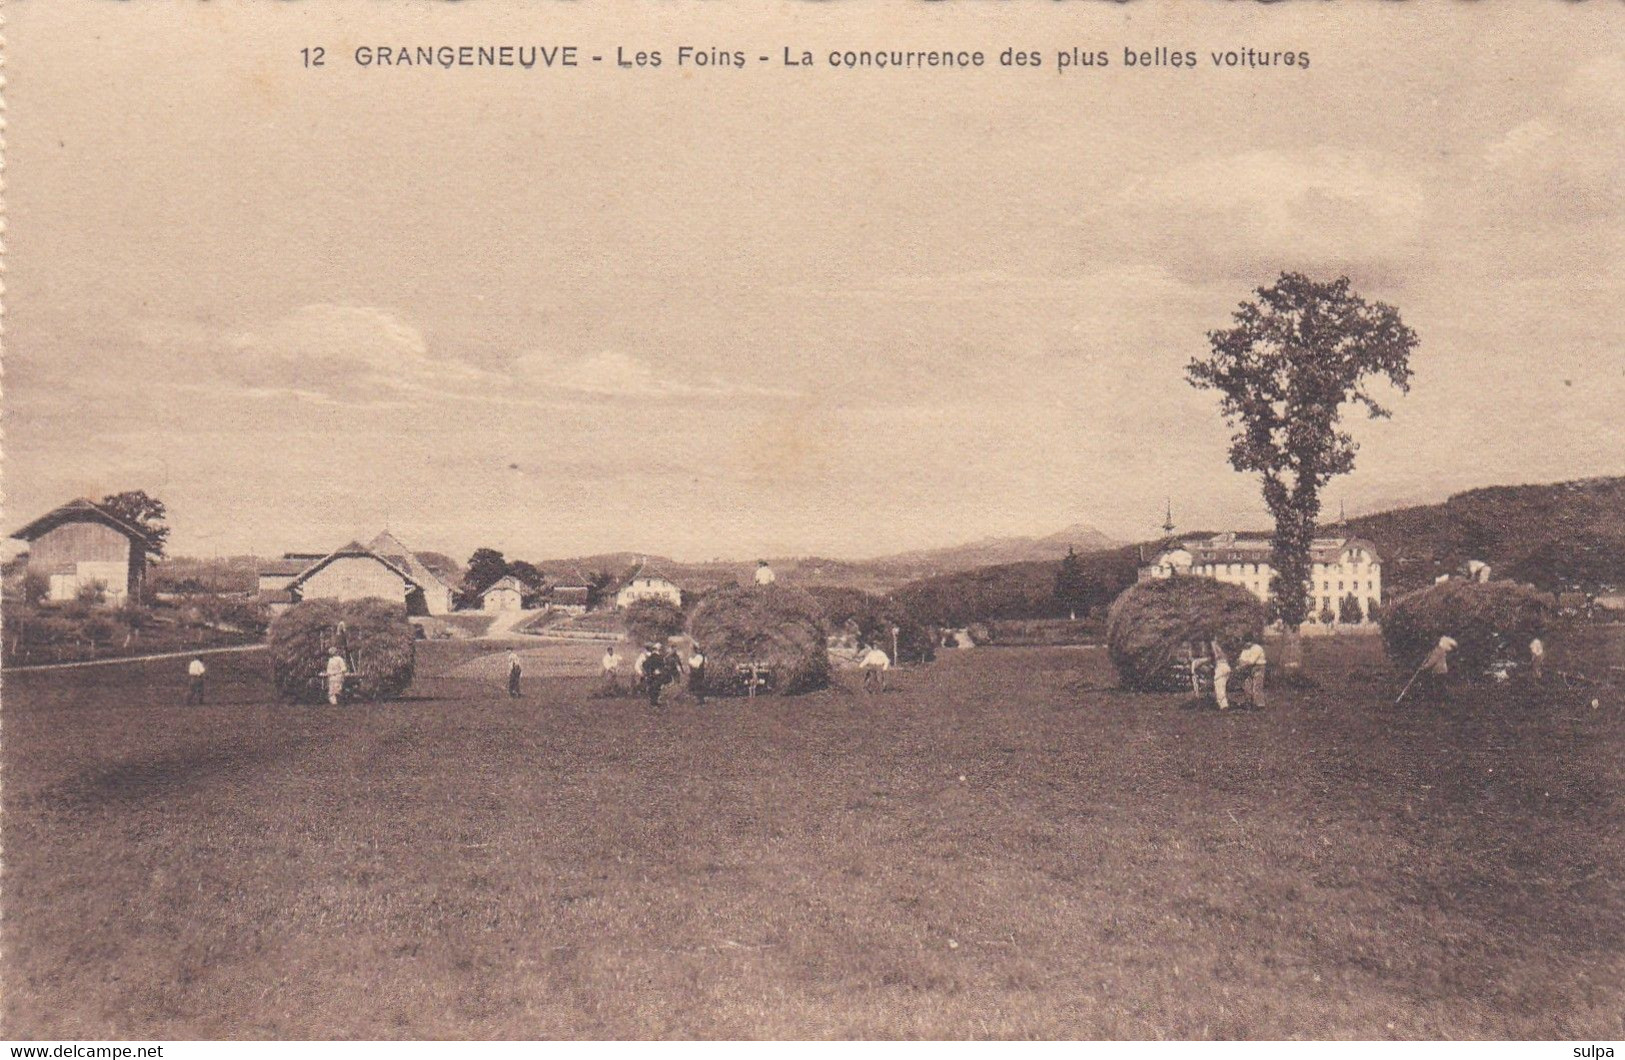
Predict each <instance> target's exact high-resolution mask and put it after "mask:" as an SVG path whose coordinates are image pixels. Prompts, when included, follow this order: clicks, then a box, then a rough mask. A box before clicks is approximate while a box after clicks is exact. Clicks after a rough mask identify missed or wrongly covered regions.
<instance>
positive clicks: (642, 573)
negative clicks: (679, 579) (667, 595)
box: [616, 561, 678, 592]
mask: <svg viewBox="0 0 1625 1060" xmlns="http://www.w3.org/2000/svg"><path fill="white" fill-rule="evenodd" d="M639 581H650V582H665V583H666V584H667V585H669V586H671V587H672V588H673V589H676V588H677V587H678V586H677V583H676V582H674V581H672V580H671V579H670V578H668V577H666V576H665V575H664V574H661V573H660V571H659V570H657V569H656V568H655V567H654V566H652V565H651V564H649V563H648V562H647V561H644V562H642V563H639V564H638V569H637V570H635V571H633V572H632V573H631V575H630V576H629V577H628V578H627V579H626V580H625V581H623V582H622V583H621V584H620V586H619V588H618V589H617V590H616V591H617V592H618V591H619V590H620V589H626V588H629V587H630V586H631V585H632V583H633V582H639Z"/></svg>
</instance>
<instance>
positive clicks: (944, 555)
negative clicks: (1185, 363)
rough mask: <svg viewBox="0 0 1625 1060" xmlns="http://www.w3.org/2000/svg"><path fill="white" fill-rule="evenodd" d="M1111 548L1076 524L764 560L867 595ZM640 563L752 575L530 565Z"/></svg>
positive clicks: (722, 581)
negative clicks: (937, 544) (855, 556)
mask: <svg viewBox="0 0 1625 1060" xmlns="http://www.w3.org/2000/svg"><path fill="white" fill-rule="evenodd" d="M1115 547H1118V543H1117V542H1115V541H1113V540H1112V539H1111V538H1109V537H1107V536H1106V535H1105V534H1102V533H1101V532H1100V531H1099V530H1096V529H1095V528H1094V527H1092V526H1088V525H1086V524H1083V523H1078V524H1076V525H1074V526H1069V527H1067V528H1066V529H1065V530H1060V531H1057V532H1056V533H1053V534H1048V535H1045V536H1043V537H994V538H986V539H984V540H982V541H976V542H972V543H970V544H966V545H951V546H948V547H945V548H934V549H918V550H915V551H912V552H900V553H897V554H895V555H889V556H880V557H877V558H875V559H860V560H851V559H830V558H828V557H825V556H779V557H768V562H769V564H770V565H771V566H772V567H773V571H774V574H776V575H777V576H778V578H779V580H781V581H783V582H784V583H785V584H787V585H802V586H809V587H811V586H845V587H851V588H858V589H865V590H867V591H869V592H887V591H889V590H891V589H894V588H896V587H897V586H899V585H903V584H905V583H907V582H911V581H916V580H918V579H920V578H925V577H930V576H932V575H936V574H944V573H951V572H954V571H963V570H973V569H976V568H980V567H987V566H991V565H994V564H1009V563H1020V562H1035V561H1037V562H1043V561H1056V560H1059V559H1060V558H1061V557H1062V556H1064V555H1066V551H1067V549H1069V548H1074V549H1076V550H1077V551H1078V552H1079V553H1085V552H1098V551H1101V550H1103V549H1111V548H1115ZM510 558H511V557H510ZM640 559H642V560H643V561H645V562H646V563H647V564H648V565H649V567H650V568H651V569H653V570H655V571H658V572H659V573H661V574H664V575H665V576H666V577H668V578H671V579H672V580H673V581H675V582H677V583H678V584H679V585H681V586H682V587H683V588H684V589H690V590H698V589H706V588H710V587H712V586H716V585H726V584H734V583H745V582H749V581H750V579H751V577H752V575H753V574H754V573H755V571H756V561H755V560H754V559H744V560H721V559H719V560H713V561H710V562H704V563H683V562H679V561H677V560H674V559H671V558H670V557H668V556H660V555H652V554H647V553H637V552H610V553H602V554H599V555H593V556H575V557H571V558H569V559H556V560H545V561H533V562H535V563H536V566H537V567H539V568H541V569H542V570H543V571H544V572H546V573H547V575H548V576H549V577H551V578H554V579H558V578H560V577H564V576H566V575H567V574H568V573H569V572H573V571H580V572H582V573H591V572H593V571H609V572H610V573H611V574H614V575H615V576H616V577H617V578H619V577H623V576H625V575H626V574H628V573H630V572H631V571H632V569H633V568H635V567H636V566H637V564H638V561H639V560H640Z"/></svg>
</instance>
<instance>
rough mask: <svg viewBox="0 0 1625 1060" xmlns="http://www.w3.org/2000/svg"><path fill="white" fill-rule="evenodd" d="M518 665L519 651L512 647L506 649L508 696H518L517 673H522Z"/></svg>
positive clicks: (512, 697) (511, 697)
mask: <svg viewBox="0 0 1625 1060" xmlns="http://www.w3.org/2000/svg"><path fill="white" fill-rule="evenodd" d="M523 672H524V671H523V668H522V667H521V666H520V665H519V653H518V652H516V651H514V650H513V649H512V648H509V649H508V698H509V699H518V698H519V675H520V674H521V673H523Z"/></svg>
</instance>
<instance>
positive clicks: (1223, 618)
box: [1106, 577, 1264, 691]
mask: <svg viewBox="0 0 1625 1060" xmlns="http://www.w3.org/2000/svg"><path fill="white" fill-rule="evenodd" d="M1263 635H1264V605H1263V604H1262V603H1260V602H1259V600H1258V597H1256V596H1254V595H1253V594H1252V593H1250V592H1248V591H1247V590H1246V589H1243V588H1242V587H1241V586H1239V585H1227V584H1225V583H1223V582H1216V581H1213V580H1212V579H1210V578H1189V577H1176V578H1163V579H1159V580H1156V581H1148V582H1141V583H1139V584H1138V585H1135V586H1133V587H1131V588H1129V589H1127V590H1126V591H1124V592H1123V594H1122V595H1121V596H1119V597H1118V598H1117V599H1116V600H1115V601H1114V602H1113V603H1112V606H1111V611H1110V612H1109V613H1108V614H1107V616H1106V648H1107V651H1108V652H1109V653H1110V655H1111V660H1112V665H1113V666H1115V667H1116V668H1117V676H1118V679H1119V680H1120V681H1121V682H1122V684H1123V687H1124V688H1132V689H1137V690H1141V691H1146V690H1152V689H1157V688H1159V687H1161V686H1162V685H1163V683H1164V682H1165V680H1166V675H1167V673H1168V668H1169V664H1170V663H1172V662H1174V661H1176V660H1178V659H1181V658H1183V657H1184V653H1185V650H1186V648H1187V647H1195V648H1196V649H1197V650H1198V651H1199V652H1205V651H1206V649H1207V645H1208V642H1209V641H1212V640H1214V639H1215V638H1217V639H1218V640H1220V641H1221V642H1223V644H1224V645H1225V647H1226V649H1227V650H1228V651H1230V652H1231V657H1232V658H1234V653H1235V652H1236V650H1237V647H1238V646H1239V645H1241V644H1244V643H1245V642H1247V641H1249V640H1257V639H1258V638H1260V637H1262V636H1263Z"/></svg>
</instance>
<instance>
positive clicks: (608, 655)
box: [598, 644, 621, 696]
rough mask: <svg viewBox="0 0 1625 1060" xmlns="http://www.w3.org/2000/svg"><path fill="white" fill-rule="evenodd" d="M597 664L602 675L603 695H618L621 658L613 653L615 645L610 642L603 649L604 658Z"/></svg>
mask: <svg viewBox="0 0 1625 1060" xmlns="http://www.w3.org/2000/svg"><path fill="white" fill-rule="evenodd" d="M598 666H599V670H600V672H601V673H602V674H603V675H604V695H606V696H613V695H619V694H620V691H621V675H620V668H621V658H620V656H618V655H616V654H615V645H613V644H611V645H610V646H609V648H608V649H606V650H605V652H604V658H603V660H602V661H601V662H600V663H599V664H598Z"/></svg>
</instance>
